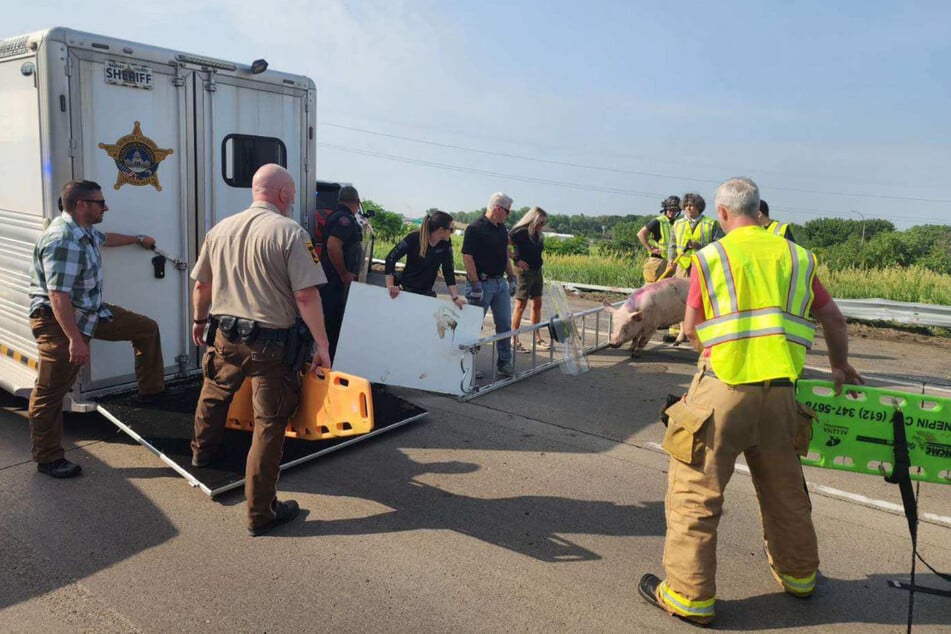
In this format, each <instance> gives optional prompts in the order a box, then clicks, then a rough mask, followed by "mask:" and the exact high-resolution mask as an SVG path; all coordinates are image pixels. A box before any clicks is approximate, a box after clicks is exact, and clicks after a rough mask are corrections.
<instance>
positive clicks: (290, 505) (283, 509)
mask: <svg viewBox="0 0 951 634" xmlns="http://www.w3.org/2000/svg"><path fill="white" fill-rule="evenodd" d="M298 515H300V505H299V504H297V502H296V501H294V500H288V501H287V502H278V501H277V500H274V519H272V520H271V521H270V522H268V523H267V524H263V525H261V526H249V527H248V535H250V536H251V537H257V536H259V535H264V534H266V533H269V532H271V530H272V529H274V528H276V527H278V526H280V525H281V524H287V523H288V522H290V521H291V520H292V519H294V518H295V517H297V516H298Z"/></svg>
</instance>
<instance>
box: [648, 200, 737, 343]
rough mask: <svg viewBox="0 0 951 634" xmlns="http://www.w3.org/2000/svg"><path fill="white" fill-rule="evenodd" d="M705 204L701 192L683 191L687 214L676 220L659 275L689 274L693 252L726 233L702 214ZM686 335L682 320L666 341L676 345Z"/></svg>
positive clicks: (673, 328)
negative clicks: (663, 265) (665, 262)
mask: <svg viewBox="0 0 951 634" xmlns="http://www.w3.org/2000/svg"><path fill="white" fill-rule="evenodd" d="M706 208H707V203H706V201H704V200H703V196H701V195H700V194H694V193H687V194H684V215H683V216H681V217H680V218H679V219H678V220H677V222H675V223H674V227H673V233H674V236H673V240H671V241H670V245H669V246H668V247H667V270H665V271H664V273H663V274H662V275H661V276H660V279H664V278H666V277H670V276H671V275H676V276H677V277H690V261H691V260H690V258H691V256H692V255H693V254H694V253H695V252H696V251H698V250H699V249H702V248H703V247H705V246H707V245H708V244H710V243H711V242H713V241H714V240H717V239H718V238H721V237H722V236H723V232H722V231H721V230H720V226H719V225H718V224H717V223H716V221H715V220H714V219H713V218H709V217H707V216H704V215H703V211H704V209H706ZM684 339H685V337H684V334H683V332H681V330H680V325H679V324H678V325H675V326H671V327H670V330H669V331H668V334H666V335H664V341H666V342H667V343H671V342H673V344H674V345H675V346H676V345H680V344H681V343H682V342H683V341H684Z"/></svg>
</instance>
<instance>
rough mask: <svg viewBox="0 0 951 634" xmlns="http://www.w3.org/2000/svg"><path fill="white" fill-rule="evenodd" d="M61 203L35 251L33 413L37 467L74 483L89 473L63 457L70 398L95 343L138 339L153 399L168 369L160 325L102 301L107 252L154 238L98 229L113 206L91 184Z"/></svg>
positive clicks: (142, 394)
mask: <svg viewBox="0 0 951 634" xmlns="http://www.w3.org/2000/svg"><path fill="white" fill-rule="evenodd" d="M60 200H61V203H62V209H63V213H62V214H61V215H60V216H59V217H58V218H56V219H54V220H53V222H51V223H50V226H49V227H48V228H47V229H46V231H45V232H44V233H43V235H42V237H40V240H39V242H38V243H37V245H36V247H35V248H34V250H33V274H32V276H31V280H30V327H31V329H32V331H33V336H34V338H36V343H37V348H38V349H39V367H38V371H37V377H36V383H35V385H34V386H33V393H32V394H31V396H30V410H29V416H30V432H31V434H32V437H33V460H34V461H35V462H36V463H37V470H38V471H39V472H40V473H43V474H46V475H49V476H52V477H54V478H71V477H73V476H77V475H79V473H80V472H81V471H82V469H81V468H80V466H79V465H77V464H74V463H72V462H70V461H69V460H67V459H66V458H65V457H64V452H63V447H62V437H63V399H64V398H65V396H66V392H68V391H69V389H70V388H71V387H72V385H73V383H74V382H75V380H76V375H77V374H78V373H79V369H80V368H81V367H82V366H83V365H85V364H86V363H87V362H88V361H89V340H90V339H91V338H93V337H95V338H96V339H104V340H106V341H131V342H132V347H133V348H134V349H135V376H136V381H137V382H138V385H139V398H140V399H141V400H143V401H146V402H147V401H154V400H156V399H158V398H160V395H161V394H162V393H163V392H164V391H165V378H164V368H165V364H164V361H163V360H162V343H161V340H160V339H159V328H158V324H156V323H155V321H153V320H152V319H149V318H148V317H145V316H143V315H138V314H136V313H133V312H131V311H128V310H126V309H124V308H121V307H119V306H114V305H112V304H106V303H104V302H103V301H102V254H101V252H100V247H104V246H105V247H119V246H124V245H127V244H138V245H139V246H141V247H142V248H144V249H151V248H152V247H153V246H155V239H154V238H151V237H149V236H144V235H138V236H129V235H125V234H121V233H102V232H101V231H98V230H96V229H94V228H93V225H96V224H99V223H100V222H102V217H103V215H104V214H105V212H106V211H108V210H109V207H108V206H107V205H106V201H105V199H104V198H103V195H102V188H101V187H99V185H98V184H96V183H94V182H92V181H86V180H79V181H70V182H69V183H66V185H65V187H63V195H62V197H61V199H60Z"/></svg>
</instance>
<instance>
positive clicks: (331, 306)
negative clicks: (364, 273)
mask: <svg viewBox="0 0 951 634" xmlns="http://www.w3.org/2000/svg"><path fill="white" fill-rule="evenodd" d="M359 209H360V194H358V193H357V190H356V188H354V187H351V186H350V185H345V186H343V187H341V188H340V196H339V198H338V199H337V210H336V211H335V212H334V213H333V214H332V215H331V216H330V218H328V219H327V226H326V227H325V228H324V240H325V244H326V248H325V249H324V253H323V257H322V258H321V259H320V263H321V265H322V266H323V267H324V275H326V276H327V283H326V284H325V285H324V286H322V287H320V301H321V302H322V304H323V308H324V324H325V327H326V329H327V339H328V341H329V342H330V358H331V360H332V359H333V357H334V355H335V354H336V353H337V340H338V339H339V338H340V327H341V325H342V324H343V310H344V307H345V306H346V304H347V290H348V289H349V288H350V283H351V282H353V281H354V280H355V279H357V275H356V268H357V267H358V266H359V264H357V265H356V266H353V265H351V266H350V267H348V266H347V263H352V262H354V261H355V260H357V259H358V258H356V257H355V256H354V254H355V252H356V251H357V250H359V249H360V248H361V245H360V243H361V242H363V231H362V230H361V229H360V225H359V223H358V222H357V218H356V213H357V210H359Z"/></svg>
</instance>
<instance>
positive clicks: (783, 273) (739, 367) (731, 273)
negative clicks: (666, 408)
mask: <svg viewBox="0 0 951 634" xmlns="http://www.w3.org/2000/svg"><path fill="white" fill-rule="evenodd" d="M693 265H694V266H696V267H698V269H697V271H698V273H699V275H700V288H701V294H702V296H703V312H704V316H705V317H706V321H704V322H703V323H701V324H699V325H698V326H697V337H698V338H699V339H700V341H701V343H703V346H704V347H705V348H710V364H711V366H712V367H713V371H714V372H715V373H716V375H717V377H718V378H719V379H720V380H721V381H723V382H724V383H729V384H731V385H738V384H740V383H756V382H758V381H766V380H768V379H779V378H786V379H790V380H792V381H795V380H796V379H797V378H799V375H800V374H801V373H802V368H803V366H804V365H805V363H806V350H808V349H809V348H811V347H812V341H813V339H814V338H815V334H816V324H815V322H814V321H813V320H812V316H811V309H812V302H813V300H814V299H815V296H814V294H813V292H812V282H813V279H815V276H816V256H814V255H813V254H812V253H810V252H809V251H807V250H806V249H804V248H802V247H801V246H799V245H797V244H795V243H794V242H790V241H789V240H786V239H784V238H780V237H779V236H777V235H774V234H772V233H769V232H767V231H764V230H763V228H762V227H759V226H749V227H740V228H738V229H734V230H733V231H731V232H730V233H728V234H727V235H726V237H724V238H721V239H720V240H719V241H717V242H714V243H713V244H711V245H710V246H707V247H704V248H703V249H701V250H700V251H699V252H698V253H697V254H696V255H694V257H693Z"/></svg>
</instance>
